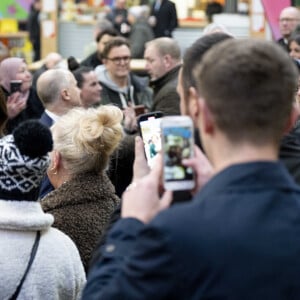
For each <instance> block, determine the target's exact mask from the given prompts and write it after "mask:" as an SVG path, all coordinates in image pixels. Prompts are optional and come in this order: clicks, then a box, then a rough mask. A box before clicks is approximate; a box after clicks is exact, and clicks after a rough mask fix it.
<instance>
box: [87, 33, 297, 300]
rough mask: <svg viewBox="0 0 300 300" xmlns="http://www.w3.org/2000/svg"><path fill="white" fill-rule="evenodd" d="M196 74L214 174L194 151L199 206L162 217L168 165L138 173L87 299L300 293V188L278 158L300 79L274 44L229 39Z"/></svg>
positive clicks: (198, 112)
mask: <svg viewBox="0 0 300 300" xmlns="http://www.w3.org/2000/svg"><path fill="white" fill-rule="evenodd" d="M250 60H251V62H252V63H251V64H245V61H250ZM262 66H263V68H262ZM275 70H277V71H276V72H275ZM278 70H280V71H278ZM258 76H259V78H260V79H261V80H262V82H261V83H260V84H257V77H258ZM195 78H196V84H197V93H198V95H199V97H197V99H196V102H194V103H193V104H192V105H191V106H190V107H191V110H190V115H191V116H192V118H193V119H194V118H195V119H197V120H198V122H197V123H198V124H199V125H200V131H201V137H202V140H203V144H204V148H205V150H206V152H207V153H208V154H209V159H210V161H211V162H212V165H213V166H214V172H213V173H212V172H211V171H209V172H207V169H206V170H205V168H203V166H204V163H205V162H206V163H207V161H206V160H205V157H204V156H203V154H202V155H201V153H200V152H198V151H197V152H196V158H195V159H192V160H189V161H186V162H185V164H186V165H189V166H191V167H193V168H194V170H195V172H196V173H197V175H198V176H197V190H198V192H197V194H196V196H195V198H194V199H193V201H192V202H190V203H185V204H182V205H180V204H178V205H177V206H173V207H171V208H169V209H167V210H165V211H164V212H162V213H159V214H158V212H159V211H161V210H163V209H164V208H166V207H168V205H169V203H170V199H171V193H170V191H168V192H165V193H164V194H163V195H162V198H160V197H159V186H160V173H161V169H162V165H161V163H160V162H159V161H158V162H157V164H156V166H155V167H154V168H153V169H152V171H151V172H150V173H149V174H148V175H146V176H144V177H142V176H138V174H137V173H135V177H134V178H135V181H134V183H132V184H131V185H130V187H129V188H128V189H127V191H126V192H125V193H124V194H123V203H122V213H121V214H122V219H121V220H120V221H118V222H117V224H115V226H114V227H113V228H112V229H111V231H110V234H109V236H108V238H107V243H106V245H104V247H103V258H102V260H101V261H100V262H99V263H98V264H97V265H96V266H95V267H94V268H93V269H92V270H91V272H90V274H89V277H88V281H87V285H86V288H85V291H84V293H83V299H87V300H89V299H103V300H105V299H110V300H113V299H131V300H134V299H144V300H146V299H156V300H159V299H174V300H176V299H180V300H181V299H277V300H281V299H288V298H291V299H298V298H299V297H300V284H299V276H300V261H299V259H298V258H299V253H300V239H299V231H300V215H299V207H300V189H299V187H298V186H297V185H296V184H295V182H294V181H293V179H292V177H291V176H290V175H289V174H288V172H287V170H286V169H285V168H284V166H283V165H282V164H281V163H279V162H278V146H279V142H280V139H281V136H282V134H283V131H284V130H285V129H286V128H287V127H289V126H290V125H291V124H293V123H294V121H295V120H294V119H295V114H294V111H293V109H294V108H293V106H292V102H293V97H294V90H295V87H296V78H297V71H296V69H295V67H294V66H293V64H292V62H291V61H290V58H289V57H288V55H287V54H285V53H284V52H283V51H282V49H280V48H279V47H278V46H276V45H274V43H271V42H266V41H260V40H247V41H245V40H243V41H240V40H235V39H229V40H227V41H225V42H222V43H220V44H218V45H216V46H215V47H214V48H213V49H211V50H209V52H208V53H207V54H206V56H205V57H204V58H203V60H202V62H201V64H200V65H198V67H197V69H196V77H195ZM232 78H234V79H235V84H232ZM253 83H255V84H253ZM216 86H217V87H218V88H217V89H216ZM282 91H284V92H282ZM265 107H272V110H268V113H266V111H265ZM262 126H263V128H264V130H261V128H262ZM136 143H137V145H136V149H138V148H140V147H141V140H139V139H137V141H136ZM138 144H139V145H138ZM141 152H142V151H141ZM136 153H137V156H138V157H139V159H141V158H142V156H141V155H139V154H138V153H139V152H136ZM136 163H137V160H136ZM144 163H145V162H144ZM200 163H201V164H202V165H201V164H200ZM139 165H140V166H141V164H139ZM137 170H139V171H141V169H140V168H136V169H135V171H137ZM207 173H208V174H210V176H213V177H211V178H210V179H209V176H208V174H207ZM205 179H206V180H207V179H209V181H208V182H207V181H205ZM286 245H292V246H291V247H287V246H286Z"/></svg>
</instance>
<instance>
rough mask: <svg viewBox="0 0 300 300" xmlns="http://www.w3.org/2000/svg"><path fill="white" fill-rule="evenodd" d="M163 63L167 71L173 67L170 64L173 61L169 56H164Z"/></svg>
mask: <svg viewBox="0 0 300 300" xmlns="http://www.w3.org/2000/svg"><path fill="white" fill-rule="evenodd" d="M163 62H164V65H165V66H166V68H167V69H168V68H170V67H171V66H172V65H173V64H172V62H173V59H172V57H171V55H170V54H166V55H164V57H163Z"/></svg>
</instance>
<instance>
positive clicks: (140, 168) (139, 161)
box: [133, 136, 150, 181]
mask: <svg viewBox="0 0 300 300" xmlns="http://www.w3.org/2000/svg"><path fill="white" fill-rule="evenodd" d="M149 171H150V169H149V167H148V164H147V160H146V156H145V152H144V142H143V140H142V139H141V137H140V136H136V137H135V158H134V163H133V176H134V178H133V181H136V180H138V179H140V178H143V177H144V176H145V175H147V174H149Z"/></svg>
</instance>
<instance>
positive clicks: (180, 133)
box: [161, 116, 195, 190]
mask: <svg viewBox="0 0 300 300" xmlns="http://www.w3.org/2000/svg"><path fill="white" fill-rule="evenodd" d="M161 132H162V148H163V162H164V170H163V174H164V175H163V179H164V187H165V189H166V190H191V189H193V188H194V187H195V180H194V173H193V169H192V168H191V167H188V166H185V165H183V164H182V160H183V159H188V158H191V157H193V155H194V152H193V151H194V139H193V137H194V132H193V122H192V120H191V118H190V117H187V116H171V117H164V118H162V121H161Z"/></svg>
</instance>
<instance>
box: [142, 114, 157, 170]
mask: <svg viewBox="0 0 300 300" xmlns="http://www.w3.org/2000/svg"><path fill="white" fill-rule="evenodd" d="M161 117H162V113H160V112H155V113H149V114H144V115H141V116H140V118H139V120H138V124H139V130H140V134H141V136H142V139H143V142H144V149H145V155H146V159H147V162H148V165H149V167H150V168H152V167H153V160H154V157H155V156H156V154H157V153H158V152H160V151H161V128H160V122H161Z"/></svg>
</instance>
